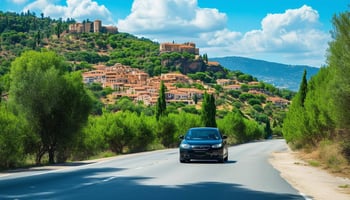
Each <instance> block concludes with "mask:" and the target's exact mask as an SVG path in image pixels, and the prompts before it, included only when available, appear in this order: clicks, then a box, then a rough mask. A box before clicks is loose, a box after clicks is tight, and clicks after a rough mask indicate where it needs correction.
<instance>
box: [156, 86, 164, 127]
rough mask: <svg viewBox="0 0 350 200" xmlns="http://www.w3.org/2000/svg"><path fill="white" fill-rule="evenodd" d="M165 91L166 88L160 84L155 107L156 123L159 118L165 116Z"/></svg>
mask: <svg viewBox="0 0 350 200" xmlns="http://www.w3.org/2000/svg"><path fill="white" fill-rule="evenodd" d="M165 90H166V87H165V85H164V82H163V81H161V82H160V89H159V97H158V99H157V107H156V118H157V121H158V120H159V118H160V117H161V116H162V115H164V114H165V110H166V101H165Z"/></svg>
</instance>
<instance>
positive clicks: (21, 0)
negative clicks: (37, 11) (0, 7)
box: [8, 0, 28, 4]
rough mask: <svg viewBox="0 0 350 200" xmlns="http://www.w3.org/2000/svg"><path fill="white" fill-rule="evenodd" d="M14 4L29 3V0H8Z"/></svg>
mask: <svg viewBox="0 0 350 200" xmlns="http://www.w3.org/2000/svg"><path fill="white" fill-rule="evenodd" d="M8 1H10V2H12V3H14V4H24V3H27V1H28V0H8Z"/></svg>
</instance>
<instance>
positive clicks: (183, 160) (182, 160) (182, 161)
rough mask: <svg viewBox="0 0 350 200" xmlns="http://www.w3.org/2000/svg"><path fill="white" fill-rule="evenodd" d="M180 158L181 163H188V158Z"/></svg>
mask: <svg viewBox="0 0 350 200" xmlns="http://www.w3.org/2000/svg"><path fill="white" fill-rule="evenodd" d="M179 160H180V163H186V162H187V160H185V159H181V158H180V159H179Z"/></svg>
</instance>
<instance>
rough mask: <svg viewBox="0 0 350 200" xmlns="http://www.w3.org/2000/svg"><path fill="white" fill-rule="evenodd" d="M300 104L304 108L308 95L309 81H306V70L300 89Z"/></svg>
mask: <svg viewBox="0 0 350 200" xmlns="http://www.w3.org/2000/svg"><path fill="white" fill-rule="evenodd" d="M299 93H300V94H299V104H300V105H301V106H302V107H304V102H305V98H306V95H307V79H306V69H304V74H303V78H302V80H301V84H300V88H299Z"/></svg>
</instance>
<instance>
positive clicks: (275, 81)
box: [210, 56, 319, 91]
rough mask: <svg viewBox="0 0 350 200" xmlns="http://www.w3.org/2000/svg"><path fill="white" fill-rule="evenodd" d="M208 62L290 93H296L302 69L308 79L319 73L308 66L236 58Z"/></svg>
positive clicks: (223, 58) (214, 59)
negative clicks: (239, 72)
mask: <svg viewBox="0 0 350 200" xmlns="http://www.w3.org/2000/svg"><path fill="white" fill-rule="evenodd" d="M210 60H212V61H216V62H220V64H221V65H222V66H224V67H226V68H228V69H230V70H233V71H235V70H239V71H241V72H244V73H247V74H251V75H253V76H254V77H256V78H258V80H260V81H264V82H266V83H270V84H272V85H274V86H275V87H278V88H286V89H289V90H292V91H298V89H299V84H300V82H301V78H302V76H303V72H304V69H306V71H307V77H308V78H310V77H311V76H313V75H315V74H317V72H318V71H319V69H318V68H315V67H310V66H304V65H285V64H281V63H274V62H268V61H263V60H256V59H251V58H244V57H236V56H231V57H222V58H211V59H210Z"/></svg>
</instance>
